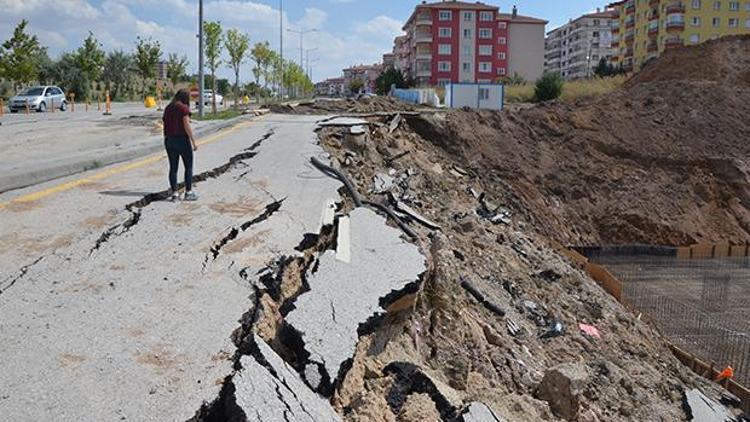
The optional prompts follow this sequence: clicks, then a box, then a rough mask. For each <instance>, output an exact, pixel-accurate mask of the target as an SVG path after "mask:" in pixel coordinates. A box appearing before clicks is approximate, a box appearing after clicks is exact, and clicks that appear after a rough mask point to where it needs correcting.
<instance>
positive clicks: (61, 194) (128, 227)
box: [0, 115, 356, 421]
mask: <svg viewBox="0 0 750 422" xmlns="http://www.w3.org/2000/svg"><path fill="white" fill-rule="evenodd" d="M45 117H47V116H45ZM54 118H55V119H57V118H58V116H55V117H54ZM318 119H319V117H301V116H276V115H270V116H265V117H263V118H260V119H258V120H256V121H252V122H242V123H240V124H239V125H237V126H235V127H233V128H231V129H228V130H225V131H223V132H219V133H216V134H214V135H212V136H210V137H206V138H203V139H199V144H201V145H200V149H199V151H198V152H197V155H196V169H195V173H196V174H198V175H200V177H199V178H200V179H205V180H202V181H200V182H198V183H197V184H196V186H195V189H196V190H197V191H198V193H199V194H200V195H201V196H200V200H199V201H197V202H177V203H172V202H166V201H161V200H158V199H160V197H159V196H158V195H156V196H155V195H151V194H152V193H156V192H162V191H163V190H164V189H165V188H166V184H167V180H166V166H167V164H166V162H165V160H164V158H163V154H157V155H154V156H148V157H146V158H142V159H139V160H136V161H130V162H127V163H124V164H120V165H116V166H109V167H105V168H102V169H97V170H92V171H88V172H84V173H82V174H79V175H76V176H72V177H68V178H64V179H59V180H55V181H53V182H47V183H43V184H40V185H35V186H33V187H29V188H24V189H19V190H14V191H10V192H6V193H3V194H0V291H1V293H0V338H1V339H2V342H3V345H2V348H1V350H0V415H2V418H0V419H3V420H56V421H82V420H155V421H156V420H158V421H164V420H182V421H184V420H187V419H189V418H191V417H192V416H193V415H194V414H195V412H196V411H197V410H198V409H199V408H200V407H201V406H202V405H203V404H204V403H209V402H211V401H212V400H214V399H216V398H217V397H218V396H219V392H220V389H221V384H222V380H224V379H225V378H226V377H227V376H228V375H231V374H233V372H234V369H233V368H232V361H231V357H232V355H233V354H234V352H235V347H234V345H233V343H232V341H231V340H230V338H231V333H232V332H233V331H234V330H235V329H237V328H238V326H239V325H240V324H239V322H238V321H239V319H240V318H241V317H242V316H243V315H244V314H245V313H246V312H247V311H248V310H249V309H251V308H252V306H253V297H252V296H253V287H252V282H250V281H248V280H246V279H244V278H243V277H242V276H241V274H243V273H244V274H256V273H257V272H259V271H261V270H262V269H263V268H265V267H266V266H267V264H268V263H269V262H272V261H274V260H276V259H278V257H279V256H282V255H294V254H295V253H297V252H296V251H295V250H294V248H295V246H297V245H298V244H300V242H301V241H302V240H303V239H304V235H305V234H306V233H318V232H319V231H320V226H321V222H322V221H324V218H323V214H325V213H326V212H327V210H328V209H329V204H330V203H331V202H332V201H335V202H338V201H340V198H339V195H338V189H339V187H340V184H339V183H338V182H337V181H335V180H333V179H330V178H328V177H325V176H323V175H322V174H321V173H320V172H319V171H317V170H316V169H315V168H313V167H312V166H311V165H310V164H309V159H310V157H312V156H317V157H319V158H321V159H323V160H325V159H326V157H327V156H326V154H324V153H323V151H322V149H321V148H320V146H318V145H317V137H316V135H315V133H314V132H313V130H314V129H315V127H316V125H315V121H316V120H318ZM19 120H20V119H19ZM49 123H52V122H49ZM17 124H18V125H21V124H22V123H20V122H18V123H17ZM3 127H6V126H5V124H4V125H3ZM8 127H12V125H8ZM153 199H157V200H153ZM152 200H153V201H152ZM355 256H356V254H355ZM241 270H245V271H241ZM243 359H246V358H243ZM257 369H258V368H257V367H256V368H255V370H257ZM293 375H296V374H289V376H293ZM243 376H245V377H247V376H250V375H248V374H245V373H240V374H238V375H237V376H236V378H237V380H238V381H239V380H241V378H242V377H243ZM264 376H269V375H264ZM259 382H260V381H259ZM269 382H270V381H269ZM287 384H289V385H292V384H294V385H302V383H301V382H297V381H295V382H294V383H287ZM268 385H273V384H272V383H271V384H268ZM247 387H248V386H247V385H242V388H247ZM259 394H260V393H259ZM274 394H275V392H274ZM305 394H308V393H305ZM289 395H290V396H293V397H295V399H300V400H303V399H304V397H305V396H304V395H299V394H297V395H295V394H292V393H289ZM308 395H309V394H308ZM274 397H276V396H275V395H274ZM315 397H316V396H314V394H313V397H312V398H310V400H315V401H316V406H322V407H320V408H319V409H318V410H317V411H318V412H321V413H320V414H330V413H331V412H330V410H329V409H327V408H325V406H327V403H326V402H325V401H323V402H321V401H319V400H317V399H316V398H315ZM266 399H267V400H271V399H270V398H264V397H260V398H259V400H260V401H261V402H263V400H266ZM238 402H240V403H241V404H242V405H243V406H246V405H247V403H246V402H245V401H240V400H238ZM277 404H278V403H277ZM287 404H288V403H287ZM307 406H308V407H309V406H310V405H309V404H308V405H307ZM302 408H306V407H305V406H304V405H302ZM275 416H276V417H277V418H280V416H281V415H279V414H276V415H275Z"/></svg>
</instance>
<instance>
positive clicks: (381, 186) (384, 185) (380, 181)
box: [370, 173, 394, 193]
mask: <svg viewBox="0 0 750 422" xmlns="http://www.w3.org/2000/svg"><path fill="white" fill-rule="evenodd" d="M393 183H394V179H393V176H391V175H389V174H386V173H377V174H375V176H373V177H372V189H370V192H371V193H385V192H389V191H390V190H391V189H393Z"/></svg>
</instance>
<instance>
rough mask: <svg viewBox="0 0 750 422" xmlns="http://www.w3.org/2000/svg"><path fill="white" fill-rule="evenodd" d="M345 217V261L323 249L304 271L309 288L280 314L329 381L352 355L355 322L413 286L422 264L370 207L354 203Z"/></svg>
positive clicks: (380, 309) (412, 248)
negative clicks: (314, 266) (314, 268)
mask: <svg viewBox="0 0 750 422" xmlns="http://www.w3.org/2000/svg"><path fill="white" fill-rule="evenodd" d="M348 221H349V223H350V230H349V233H350V234H349V242H348V243H349V248H350V251H349V254H348V257H349V262H345V261H342V260H340V259H337V257H338V256H339V255H340V254H338V253H337V252H335V251H327V252H325V253H324V254H323V255H322V256H321V257H320V259H319V265H318V266H317V271H314V272H311V273H309V274H308V275H307V280H308V284H309V287H310V291H309V292H308V293H305V294H303V295H301V296H300V297H299V298H298V299H297V301H296V303H295V309H294V310H293V311H292V312H291V313H289V315H287V318H286V320H287V322H288V323H289V324H290V325H291V326H292V327H294V328H295V329H296V330H297V331H298V332H300V333H301V335H302V340H303V341H304V344H305V349H306V350H307V352H308V353H309V354H310V357H309V361H310V362H315V363H317V364H320V365H322V367H323V368H324V370H325V371H326V373H327V374H328V377H329V379H330V380H332V381H331V383H333V381H335V380H336V378H337V377H338V375H339V370H340V369H341V366H342V364H343V363H344V362H346V361H347V360H348V359H350V358H351V357H352V355H353V354H354V349H355V346H356V344H357V340H358V329H359V328H360V326H362V325H363V324H366V323H367V322H368V320H369V319H370V318H372V317H373V316H375V315H376V314H379V313H381V312H384V309H383V306H387V304H388V302H392V301H393V300H395V299H397V296H398V295H399V292H403V291H405V290H407V289H408V288H409V287H410V286H414V285H415V284H416V283H417V282H418V281H419V278H420V275H421V274H422V273H423V272H424V271H425V268H426V267H425V258H424V257H423V256H422V254H421V253H420V252H419V250H418V249H417V247H416V246H414V245H413V244H410V243H407V242H406V241H404V240H403V239H402V238H401V232H400V231H399V230H398V229H395V228H392V227H390V226H388V225H386V220H385V218H383V217H381V216H380V215H378V214H376V213H375V212H374V211H372V210H370V209H367V208H357V209H355V210H354V211H352V212H351V213H350V215H349V220H348ZM323 310H327V311H325V312H324V311H323Z"/></svg>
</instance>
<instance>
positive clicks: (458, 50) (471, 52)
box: [394, 1, 547, 86]
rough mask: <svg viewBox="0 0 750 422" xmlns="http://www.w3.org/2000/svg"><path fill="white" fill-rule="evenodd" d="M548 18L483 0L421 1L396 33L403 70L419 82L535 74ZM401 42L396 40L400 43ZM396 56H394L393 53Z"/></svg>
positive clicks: (491, 79) (437, 83) (428, 83)
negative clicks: (507, 9) (503, 10)
mask: <svg viewBox="0 0 750 422" xmlns="http://www.w3.org/2000/svg"><path fill="white" fill-rule="evenodd" d="M546 24H547V21H545V20H542V19H536V18H532V17H528V16H521V15H519V14H518V10H517V9H516V8H515V7H514V9H513V13H500V9H499V8H498V7H497V6H492V5H487V4H484V3H481V2H474V3H469V2H462V1H441V2H434V3H427V2H424V1H423V2H422V3H421V4H419V5H417V6H416V8H415V9H414V12H413V13H412V15H411V16H410V17H409V19H408V20H407V22H406V24H405V25H404V27H403V30H404V31H405V32H406V35H404V36H403V37H398V38H396V41H395V45H394V53H395V54H396V55H397V56H398V55H399V53H398V52H397V50H398V49H400V51H401V52H402V53H403V54H404V55H405V56H404V57H403V58H402V59H401V60H402V61H403V65H402V70H405V71H406V73H407V76H408V77H411V78H413V79H414V80H415V81H416V82H417V84H418V85H420V86H444V85H446V84H448V83H450V82H453V83H457V82H482V83H487V82H494V81H497V80H498V79H501V78H503V77H505V76H508V75H512V74H513V73H518V74H520V75H522V76H523V77H524V78H526V79H529V80H533V79H536V78H538V77H539V76H541V74H542V73H543V71H544V32H545V31H544V28H545V25H546ZM399 43H400V44H399ZM396 60H397V61H398V60H399V59H398V58H397V59H396Z"/></svg>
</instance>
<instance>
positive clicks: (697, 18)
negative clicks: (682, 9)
mask: <svg viewBox="0 0 750 422" xmlns="http://www.w3.org/2000/svg"><path fill="white" fill-rule="evenodd" d="M690 25H691V26H701V18H700V16H693V17H692V18H691V19H690Z"/></svg>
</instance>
